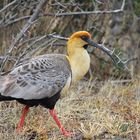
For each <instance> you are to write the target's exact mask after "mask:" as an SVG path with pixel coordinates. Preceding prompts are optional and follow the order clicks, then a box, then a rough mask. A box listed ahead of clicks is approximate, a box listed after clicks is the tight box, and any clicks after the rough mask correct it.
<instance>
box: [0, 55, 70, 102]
mask: <svg viewBox="0 0 140 140" xmlns="http://www.w3.org/2000/svg"><path fill="white" fill-rule="evenodd" d="M68 80H71V68H70V65H69V62H68V60H67V58H66V56H65V55H60V54H48V55H42V56H39V57H35V58H33V59H31V60H30V61H29V62H27V63H24V64H22V65H20V66H18V67H17V68H15V69H14V70H12V71H11V72H10V73H9V74H8V75H6V76H2V77H1V78H0V93H1V95H3V96H10V97H14V98H22V99H26V100H30V99H42V98H45V97H52V96H53V95H55V94H56V93H57V92H60V91H61V90H62V89H63V87H64V86H65V84H66V83H67V81H68Z"/></svg>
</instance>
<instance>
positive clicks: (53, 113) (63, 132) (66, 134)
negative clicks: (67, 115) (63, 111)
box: [49, 109, 74, 136]
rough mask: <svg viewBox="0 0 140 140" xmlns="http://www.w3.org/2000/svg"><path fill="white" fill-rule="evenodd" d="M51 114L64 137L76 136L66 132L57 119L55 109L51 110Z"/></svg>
mask: <svg viewBox="0 0 140 140" xmlns="http://www.w3.org/2000/svg"><path fill="white" fill-rule="evenodd" d="M49 112H50V114H51V116H52V117H53V119H54V121H55V122H56V124H57V125H58V127H59V128H60V130H61V133H62V134H63V135H65V136H70V135H72V134H74V133H72V132H67V131H66V130H65V128H64V127H63V125H62V124H61V122H60V120H59V119H58V117H57V115H56V112H55V110H54V109H51V110H49Z"/></svg>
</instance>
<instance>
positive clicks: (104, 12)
mask: <svg viewBox="0 0 140 140" xmlns="http://www.w3.org/2000/svg"><path fill="white" fill-rule="evenodd" d="M124 6H125V0H123V2H122V6H121V8H120V9H116V10H103V11H100V10H96V11H87V12H85V11H82V12H71V13H70V12H66V13H58V14H54V13H44V14H43V15H41V16H56V17H60V16H73V15H89V14H115V13H120V12H123V10H124Z"/></svg>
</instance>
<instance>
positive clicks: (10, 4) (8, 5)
mask: <svg viewBox="0 0 140 140" xmlns="http://www.w3.org/2000/svg"><path fill="white" fill-rule="evenodd" d="M16 2H17V0H14V1H12V2H10V3H9V4H7V5H6V6H4V7H3V8H2V9H1V10H0V13H2V12H3V11H4V10H6V9H7V8H8V7H10V6H12V5H13V4H15V3H16Z"/></svg>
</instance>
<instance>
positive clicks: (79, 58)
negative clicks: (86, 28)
mask: <svg viewBox="0 0 140 140" xmlns="http://www.w3.org/2000/svg"><path fill="white" fill-rule="evenodd" d="M67 57H68V59H69V62H70V65H71V70H72V81H73V82H76V81H78V80H80V79H82V78H83V76H84V75H85V74H86V73H87V72H88V70H89V67H90V57H89V54H88V53H87V51H86V50H85V49H84V48H83V49H81V48H76V49H75V50H74V51H73V52H72V53H70V52H69V53H68V56H67Z"/></svg>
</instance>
